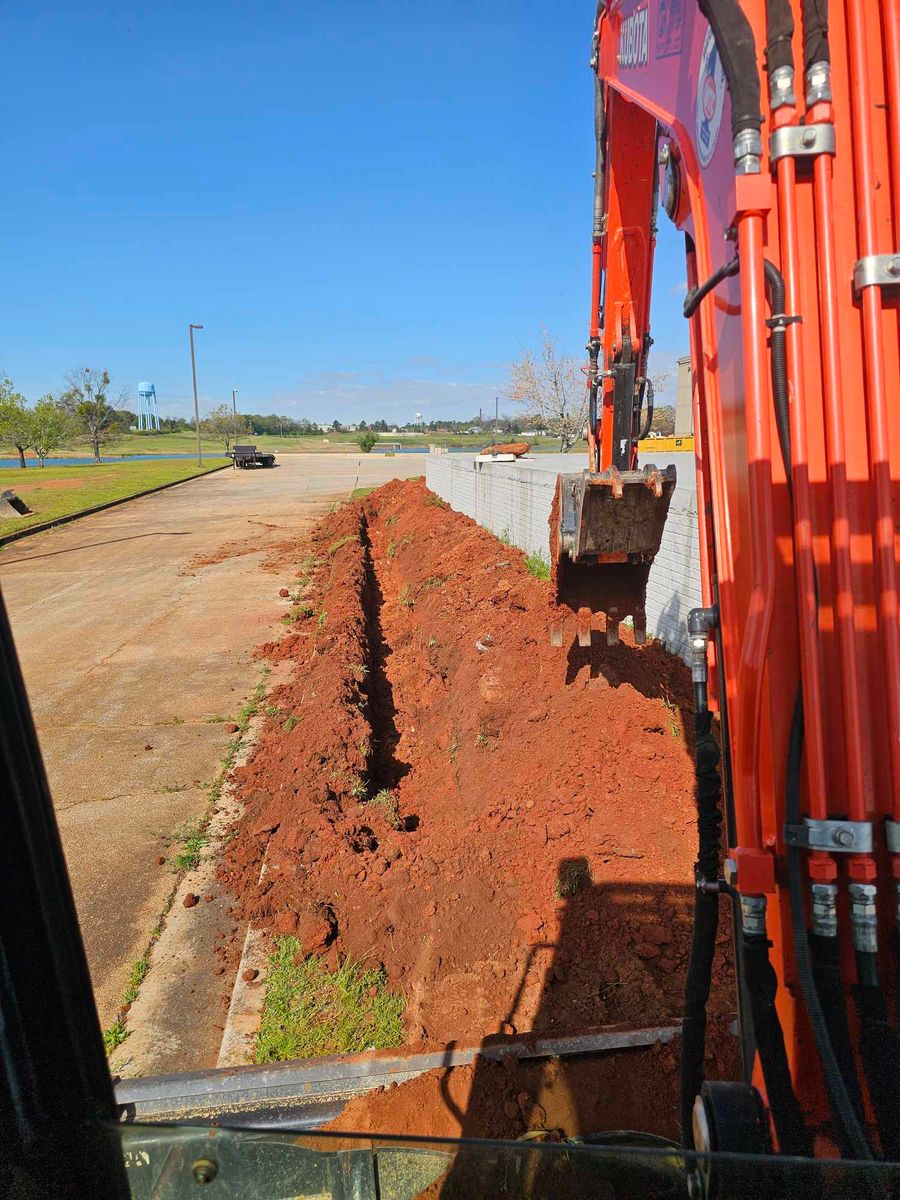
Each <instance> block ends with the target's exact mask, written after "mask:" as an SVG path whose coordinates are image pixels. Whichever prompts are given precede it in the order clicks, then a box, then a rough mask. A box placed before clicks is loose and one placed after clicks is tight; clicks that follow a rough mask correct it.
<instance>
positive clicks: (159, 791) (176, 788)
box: [153, 783, 187, 796]
mask: <svg viewBox="0 0 900 1200" xmlns="http://www.w3.org/2000/svg"><path fill="white" fill-rule="evenodd" d="M153 790H154V792H155V793H156V795H157V796H171V795H172V794H173V793H175V792H184V791H187V784H186V783H169V784H166V786H165V787H158V788H154V789H153Z"/></svg>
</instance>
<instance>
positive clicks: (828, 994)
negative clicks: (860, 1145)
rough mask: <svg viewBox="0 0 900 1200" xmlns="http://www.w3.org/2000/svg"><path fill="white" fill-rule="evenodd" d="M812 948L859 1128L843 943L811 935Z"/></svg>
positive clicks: (860, 1100) (819, 991) (845, 1144)
mask: <svg viewBox="0 0 900 1200" xmlns="http://www.w3.org/2000/svg"><path fill="white" fill-rule="evenodd" d="M809 948H810V952H811V954H812V972H813V981H814V984H815V989H816V993H817V995H818V997H819V1001H820V1003H821V1005H822V1013H823V1015H824V1017H825V1025H826V1028H827V1029H828V1036H829V1037H830V1039H831V1046H832V1049H833V1050H834V1057H835V1059H836V1060H837V1064H838V1068H839V1069H840V1072H841V1077H842V1078H843V1080H844V1084H845V1086H846V1088H847V1094H848V1096H849V1097H850V1103H851V1104H852V1105H853V1111H854V1112H855V1113H856V1117H857V1120H858V1121H859V1123H860V1125H864V1124H865V1110H864V1108H863V1098H862V1091H861V1090H860V1086H859V1075H858V1073H857V1070H856V1059H855V1058H854V1056H853V1045H852V1042H851V1040H850V1022H849V1020H848V1018H847V1001H846V994H845V991H844V981H843V980H842V979H841V965H840V943H839V941H838V938H837V935H836V934H835V936H834V937H825V936H823V935H821V934H817V933H810V934H809ZM840 1133H841V1131H840V1130H839V1134H840ZM840 1140H841V1148H842V1150H843V1152H844V1154H845V1155H850V1156H851V1157H852V1147H851V1146H850V1144H849V1143H848V1142H847V1139H846V1136H841V1137H840Z"/></svg>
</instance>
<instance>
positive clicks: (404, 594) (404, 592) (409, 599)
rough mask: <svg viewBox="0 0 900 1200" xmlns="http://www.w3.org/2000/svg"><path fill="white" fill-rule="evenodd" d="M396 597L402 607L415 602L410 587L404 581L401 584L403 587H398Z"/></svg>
mask: <svg viewBox="0 0 900 1200" xmlns="http://www.w3.org/2000/svg"><path fill="white" fill-rule="evenodd" d="M397 599H398V600H399V601H400V603H401V604H402V605H403V607H404V608H412V606H413V605H414V604H415V600H414V599H413V594H412V588H411V587H410V586H409V584H408V583H405V584H404V585H403V587H402V588H401V589H400V595H399V596H398V597H397Z"/></svg>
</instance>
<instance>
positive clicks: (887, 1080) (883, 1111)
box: [853, 951, 900, 1162]
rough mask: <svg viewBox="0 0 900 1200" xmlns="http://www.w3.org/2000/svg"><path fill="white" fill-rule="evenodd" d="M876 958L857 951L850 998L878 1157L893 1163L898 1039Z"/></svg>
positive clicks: (897, 1138)
mask: <svg viewBox="0 0 900 1200" xmlns="http://www.w3.org/2000/svg"><path fill="white" fill-rule="evenodd" d="M876 958H877V956H876V955H875V954H871V953H866V952H860V951H857V954H856V974H857V978H858V979H859V983H858V984H857V985H856V987H855V988H854V989H853V996H854V999H855V1001H856V1012H857V1016H858V1017H859V1056H860V1058H861V1059H862V1064H863V1071H864V1073H865V1077H866V1083H867V1084H868V1088H869V1096H870V1097H871V1100H872V1107H873V1109H874V1110H875V1123H876V1125H877V1126H878V1137H879V1139H880V1141H881V1153H882V1155H883V1156H884V1157H885V1158H886V1159H887V1160H888V1161H889V1162H896V1161H897V1158H898V1156H900V1035H898V1033H897V1031H896V1030H894V1029H891V1026H890V1023H889V1021H888V1009H887V1001H886V999H885V995H884V991H883V990H882V988H881V986H880V984H879V982H878V965H877V961H876Z"/></svg>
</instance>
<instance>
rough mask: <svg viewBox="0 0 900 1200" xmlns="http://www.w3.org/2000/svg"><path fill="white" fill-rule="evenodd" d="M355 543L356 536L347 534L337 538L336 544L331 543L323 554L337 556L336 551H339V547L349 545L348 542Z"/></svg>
mask: <svg viewBox="0 0 900 1200" xmlns="http://www.w3.org/2000/svg"><path fill="white" fill-rule="evenodd" d="M355 541H356V534H355V533H347V534H345V535H344V536H343V537H339V538H338V540H337V541H336V542H332V543H331V545H330V546H329V547H328V549H327V550H326V552H325V553H326V554H337V552H338V550H340V548H341V546H347V545H349V544H350V542H355Z"/></svg>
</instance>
